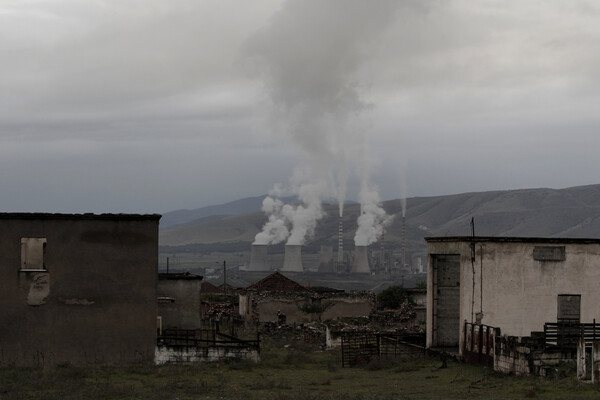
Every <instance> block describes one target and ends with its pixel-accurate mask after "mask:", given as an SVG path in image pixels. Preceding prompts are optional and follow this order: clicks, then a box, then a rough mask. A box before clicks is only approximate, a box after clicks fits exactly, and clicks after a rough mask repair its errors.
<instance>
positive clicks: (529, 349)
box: [494, 336, 577, 376]
mask: <svg viewBox="0 0 600 400" xmlns="http://www.w3.org/2000/svg"><path fill="white" fill-rule="evenodd" d="M576 358H577V351H576V350H565V349H544V339H543V336H538V337H529V336H525V337H517V336H497V337H496V339H495V351H494V371H499V372H504V373H513V374H515V375H537V376H550V375H553V374H554V372H555V369H556V368H557V367H558V366H559V364H572V365H573V369H575V365H576Z"/></svg>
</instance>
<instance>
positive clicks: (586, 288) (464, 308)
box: [427, 238, 600, 348]
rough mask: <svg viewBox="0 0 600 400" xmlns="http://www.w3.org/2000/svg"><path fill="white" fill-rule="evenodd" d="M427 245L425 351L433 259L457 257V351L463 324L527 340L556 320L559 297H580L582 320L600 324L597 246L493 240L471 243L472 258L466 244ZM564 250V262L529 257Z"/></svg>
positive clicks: (599, 253)
mask: <svg viewBox="0 0 600 400" xmlns="http://www.w3.org/2000/svg"><path fill="white" fill-rule="evenodd" d="M450 239H451V238H449V239H448V240H446V241H439V242H438V241H428V253H429V262H428V282H427V290H428V297H427V346H435V345H436V343H435V341H434V334H433V328H432V326H433V312H434V310H433V308H434V302H433V300H434V281H433V279H434V271H433V266H432V263H431V259H432V256H433V255H438V254H459V255H460V310H459V314H460V316H459V318H460V321H461V323H460V335H459V338H460V347H461V348H462V341H463V336H464V335H463V332H462V330H463V327H464V324H463V323H462V322H463V321H465V320H466V321H468V322H475V319H476V314H477V313H479V312H480V311H482V318H481V323H483V324H486V325H490V326H494V327H499V328H501V329H502V332H503V333H504V334H507V335H510V336H528V335H529V334H530V333H531V332H532V331H540V330H543V326H544V323H545V322H553V321H556V320H557V299H558V295H559V294H578V295H581V321H588V322H591V321H592V320H593V319H597V320H600V308H598V306H597V305H598V303H600V291H598V287H600V268H598V265H600V243H598V241H585V240H580V241H578V240H577V239H564V241H562V242H561V241H560V240H558V239H546V240H547V241H543V240H540V239H528V240H527V239H522V240H518V239H517V240H513V241H510V240H508V241H493V240H485V239H481V240H480V241H478V240H477V239H478V238H474V239H473V243H474V248H475V253H474V262H473V263H471V246H470V243H469V242H468V241H466V240H456V241H452V240H450ZM542 246H548V247H560V246H564V248H565V253H564V254H565V258H564V260H555V261H541V260H539V257H536V258H538V259H537V260H536V259H535V258H534V249H535V248H536V247H542Z"/></svg>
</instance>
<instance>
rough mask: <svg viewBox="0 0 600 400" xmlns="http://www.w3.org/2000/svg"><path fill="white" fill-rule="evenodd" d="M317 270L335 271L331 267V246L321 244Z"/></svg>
mask: <svg viewBox="0 0 600 400" xmlns="http://www.w3.org/2000/svg"><path fill="white" fill-rule="evenodd" d="M319 272H335V269H334V267H333V247H332V246H321V259H320V261H319Z"/></svg>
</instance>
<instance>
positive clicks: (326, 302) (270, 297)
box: [239, 272, 375, 324]
mask: <svg viewBox="0 0 600 400" xmlns="http://www.w3.org/2000/svg"><path fill="white" fill-rule="evenodd" d="M374 306H375V295H374V294H373V293H371V292H356V293H347V292H344V291H342V290H335V289H329V290H324V289H322V288H320V289H317V288H308V287H304V286H302V285H300V284H299V283H297V282H294V281H292V280H291V279H289V278H287V277H285V276H284V275H282V274H281V273H279V272H274V273H272V274H271V275H269V276H267V277H265V278H264V279H262V280H260V281H258V282H256V283H254V284H252V285H250V286H248V287H247V288H246V289H245V290H242V291H240V292H239V314H240V316H241V317H242V318H243V319H244V320H245V322H246V323H247V324H250V323H256V322H274V323H287V324H293V323H303V322H309V321H316V320H322V321H325V320H332V319H336V318H342V317H362V316H368V315H369V314H370V313H371V311H372V310H373V308H374Z"/></svg>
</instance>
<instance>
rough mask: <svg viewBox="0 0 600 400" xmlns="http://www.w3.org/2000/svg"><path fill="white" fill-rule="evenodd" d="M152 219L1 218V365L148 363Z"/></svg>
mask: <svg viewBox="0 0 600 400" xmlns="http://www.w3.org/2000/svg"><path fill="white" fill-rule="evenodd" d="M159 218H160V216H158V215H122V214H118V215H113V214H102V215H92V214H80V215H72V214H14V213H11V214H0V281H1V282H2V290H0V325H1V326H2V329H1V330H0V366H2V367H3V366H13V365H14V366H51V365H55V364H63V363H69V364H73V365H114V364H130V363H152V362H153V360H154V348H155V346H156V282H157V273H156V272H157V259H158V221H159Z"/></svg>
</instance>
